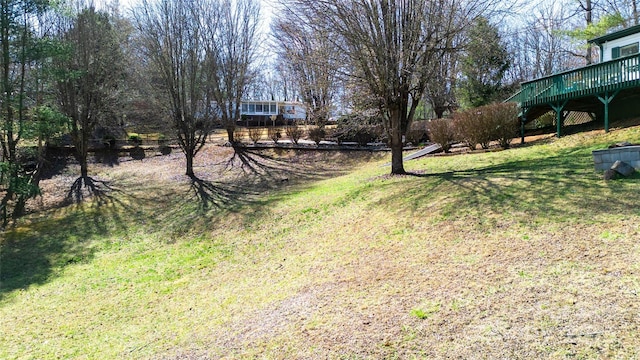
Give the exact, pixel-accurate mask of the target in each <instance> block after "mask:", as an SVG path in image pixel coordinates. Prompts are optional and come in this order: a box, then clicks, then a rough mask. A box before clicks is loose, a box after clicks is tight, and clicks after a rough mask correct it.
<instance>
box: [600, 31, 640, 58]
mask: <svg viewBox="0 0 640 360" xmlns="http://www.w3.org/2000/svg"><path fill="white" fill-rule="evenodd" d="M634 43H640V33H636V34H632V35H629V36H625V37H623V38H620V39H615V40H611V41H607V42H605V43H603V44H602V47H601V49H602V50H601V51H602V53H601V58H602V61H603V62H604V61H609V60H613V56H612V54H613V52H614V50H613V49H614V48H621V47H623V46H626V45H631V44H634Z"/></svg>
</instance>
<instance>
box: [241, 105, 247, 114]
mask: <svg viewBox="0 0 640 360" xmlns="http://www.w3.org/2000/svg"><path fill="white" fill-rule="evenodd" d="M247 109H248V108H247V104H242V112H243V113H246V112H247Z"/></svg>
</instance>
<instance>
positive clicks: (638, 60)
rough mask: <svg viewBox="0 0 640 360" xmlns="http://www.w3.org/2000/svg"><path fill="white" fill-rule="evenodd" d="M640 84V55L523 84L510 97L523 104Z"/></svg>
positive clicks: (546, 101)
mask: <svg viewBox="0 0 640 360" xmlns="http://www.w3.org/2000/svg"><path fill="white" fill-rule="evenodd" d="M637 86H640V54H636V55H632V56H628V57H624V58H620V59H616V60H611V61H607V62H604V63H599V64H594V65H589V66H586V67H582V68H578V69H574V70H569V71H566V72H563V73H559V74H555V75H551V76H547V77H544V78H540V79H536V80H532V81H528V82H525V83H522V89H521V91H520V92H519V93H518V94H516V95H514V96H513V97H512V98H511V101H516V102H519V103H520V104H521V106H523V107H531V106H535V105H540V104H548V103H554V102H557V101H564V100H567V99H572V98H579V97H584V96H590V95H596V94H603V93H605V92H607V91H616V90H619V89H625V88H630V87H637Z"/></svg>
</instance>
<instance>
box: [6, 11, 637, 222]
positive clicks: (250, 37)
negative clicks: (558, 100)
mask: <svg viewBox="0 0 640 360" xmlns="http://www.w3.org/2000/svg"><path fill="white" fill-rule="evenodd" d="M636 1H637V0H602V1H599V2H598V3H595V2H594V3H592V0H579V1H577V2H576V1H571V2H568V5H567V6H558V5H557V3H555V2H548V3H541V4H536V5H535V6H533V5H521V4H518V3H508V4H507V3H506V2H504V1H498V0H466V1H462V2H460V1H456V0H432V1H417V0H350V1H329V0H279V1H278V2H277V3H278V6H277V7H276V9H275V11H274V14H273V19H272V23H271V35H272V36H271V37H270V38H266V36H265V34H263V33H262V31H261V29H262V28H261V23H260V22H261V8H260V2H259V1H258V0H175V1H169V0H141V1H140V2H139V3H137V4H136V5H135V6H134V7H133V8H132V9H130V11H127V12H126V13H124V12H122V11H121V10H120V9H119V8H118V2H117V0H116V1H115V2H114V3H112V4H110V5H108V6H106V7H102V8H98V7H96V6H95V4H94V3H93V2H92V1H91V0H68V1H52V0H0V5H1V9H0V51H1V56H0V69H1V70H2V73H1V75H0V145H1V148H2V152H1V158H0V196H1V198H0V218H1V220H2V224H4V225H6V224H7V222H8V221H9V220H10V219H11V218H15V217H17V216H19V215H20V214H21V213H22V212H23V211H24V207H25V203H26V201H27V200H28V199H30V198H32V197H34V196H37V195H38V194H39V182H40V180H41V178H42V176H43V172H44V169H45V168H46V166H47V156H46V152H47V146H46V145H47V143H48V142H49V141H51V140H52V139H53V138H54V137H56V136H59V135H60V134H68V136H69V138H70V141H71V142H72V144H73V148H74V149H75V156H76V159H77V161H78V163H79V164H80V174H79V178H78V181H76V184H75V185H74V186H77V187H91V186H94V185H95V183H94V182H93V181H92V179H91V178H90V177H89V171H88V166H89V162H88V156H87V152H88V150H89V146H90V140H91V139H93V138H96V137H100V136H102V137H105V136H107V135H108V134H110V135H111V136H113V135H116V134H117V133H118V132H119V131H120V132H121V131H122V129H123V128H125V127H132V126H133V127H136V128H138V129H145V130H153V131H158V132H163V133H167V134H170V135H171V136H172V137H174V138H175V139H176V140H177V143H178V144H179V146H180V148H181V150H182V152H183V153H184V154H185V157H186V169H185V173H186V175H188V176H190V177H195V176H196V174H195V173H194V170H193V159H194V157H195V156H196V155H197V153H198V152H199V151H200V149H202V147H203V146H204V144H205V141H206V139H207V137H208V135H209V134H210V132H211V131H212V130H213V129H214V128H215V127H222V128H224V129H226V131H227V134H228V138H229V141H230V142H231V143H232V144H233V143H234V140H235V139H234V130H235V125H236V120H237V119H239V118H240V108H241V106H240V102H241V100H243V99H252V98H253V99H276V98H277V99H280V100H301V101H303V102H304V103H305V104H307V106H308V109H309V110H308V117H309V121H311V122H312V123H314V124H315V125H317V126H318V128H320V129H322V127H323V126H324V125H325V124H326V123H327V121H328V120H329V118H330V117H332V116H335V114H336V110H337V109H342V111H343V113H349V114H352V115H353V114H356V115H358V116H357V117H356V118H358V119H365V120H364V121H370V122H375V123H377V124H380V125H382V126H383V128H384V130H385V132H386V134H387V138H388V139H389V143H390V147H391V149H392V169H391V172H392V173H393V174H401V173H404V166H403V163H402V145H403V144H402V143H403V141H402V138H403V135H405V134H406V131H407V130H408V129H409V127H410V125H411V123H412V121H413V120H414V119H415V118H416V117H419V116H423V117H424V113H425V109H426V108H430V109H431V110H432V111H433V113H434V116H435V117H438V118H440V117H443V116H444V115H445V114H447V113H451V112H453V111H455V110H456V109H458V108H469V107H475V106H480V105H484V104H487V103H490V102H493V101H497V100H501V99H504V98H505V97H506V95H507V94H509V93H510V92H513V91H515V90H516V87H517V84H519V83H520V82H521V81H525V80H530V79H532V78H535V77H539V76H544V75H548V74H550V73H553V72H556V71H559V70H563V69H566V68H569V67H575V66H579V65H583V64H586V63H589V62H590V61H592V60H593V58H594V57H595V56H597V54H595V53H594V52H593V49H591V48H588V47H584V39H585V38H587V37H589V36H595V35H597V34H599V33H603V32H605V31H607V29H609V28H611V27H616V26H629V25H633V24H637V23H638V13H637V6H636ZM524 6H531V8H530V9H528V10H526V11H523V7H524ZM514 14H518V15H517V17H516V15H514ZM523 14H524V15H523ZM514 24H518V25H514ZM522 25H524V26H522ZM265 45H266V46H265ZM269 52H271V53H272V54H269ZM420 114H421V115H420ZM141 131H142V130H141Z"/></svg>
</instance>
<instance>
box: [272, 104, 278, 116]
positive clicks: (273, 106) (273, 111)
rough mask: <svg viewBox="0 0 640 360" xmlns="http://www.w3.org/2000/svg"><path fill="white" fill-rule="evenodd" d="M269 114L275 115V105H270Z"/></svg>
mask: <svg viewBox="0 0 640 360" xmlns="http://www.w3.org/2000/svg"><path fill="white" fill-rule="evenodd" d="M271 113H272V114H275V113H277V111H276V104H271Z"/></svg>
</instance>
